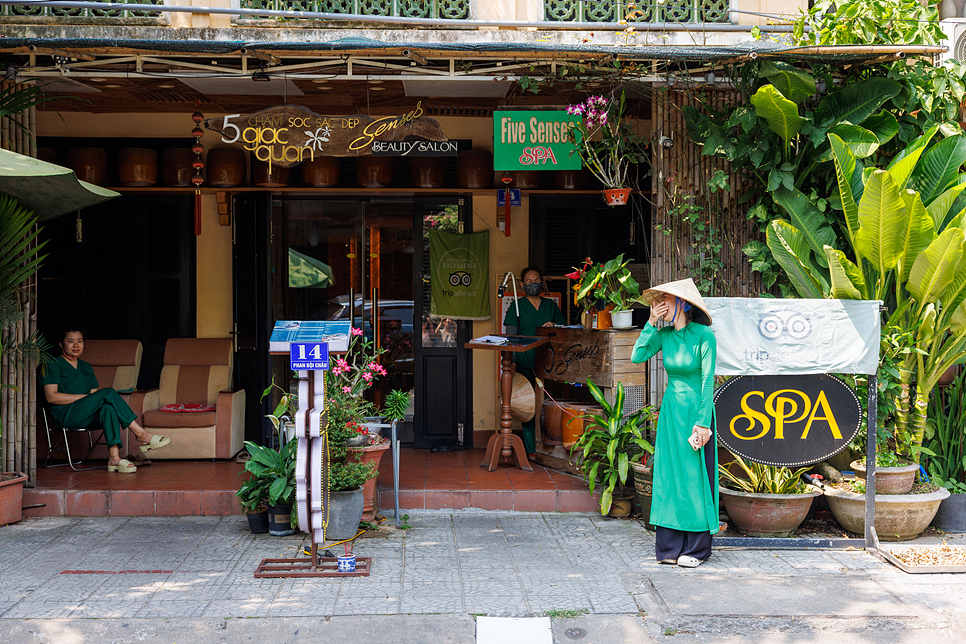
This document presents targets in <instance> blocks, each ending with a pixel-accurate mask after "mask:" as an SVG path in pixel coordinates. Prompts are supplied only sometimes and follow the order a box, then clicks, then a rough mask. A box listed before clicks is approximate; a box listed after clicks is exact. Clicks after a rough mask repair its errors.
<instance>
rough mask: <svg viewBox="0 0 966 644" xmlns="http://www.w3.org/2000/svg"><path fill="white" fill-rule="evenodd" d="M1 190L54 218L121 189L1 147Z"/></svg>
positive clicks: (86, 205) (32, 208)
mask: <svg viewBox="0 0 966 644" xmlns="http://www.w3.org/2000/svg"><path fill="white" fill-rule="evenodd" d="M0 192H3V193H5V194H8V195H10V196H11V197H15V198H16V199H17V200H18V201H19V202H20V205H21V206H22V207H24V208H27V209H28V210H33V211H34V213H36V215H37V217H38V218H39V219H40V221H44V220H45V219H53V218H54V217H57V216H59V215H63V214H66V213H69V212H73V211H75V210H80V209H81V208H87V207H88V206H93V205H94V204H99V203H101V202H102V201H107V200H108V199H113V198H114V197H120V196H121V195H120V193H117V192H114V191H113V190H108V189H107V188H101V187H99V186H95V185H94V184H92V183H87V182H86V181H81V180H80V179H78V178H77V175H75V174H74V171H73V170H71V169H70V168H65V167H63V166H59V165H54V164H53V163H47V162H46V161H41V160H39V159H34V158H31V157H28V156H24V155H22V154H17V153H16V152H10V151H9V150H2V149H0Z"/></svg>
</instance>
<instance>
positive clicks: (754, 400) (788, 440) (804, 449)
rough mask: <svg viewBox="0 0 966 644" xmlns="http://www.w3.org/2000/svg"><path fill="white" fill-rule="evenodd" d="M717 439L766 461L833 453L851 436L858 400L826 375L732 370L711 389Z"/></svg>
mask: <svg viewBox="0 0 966 644" xmlns="http://www.w3.org/2000/svg"><path fill="white" fill-rule="evenodd" d="M714 413H715V423H716V427H717V434H718V440H719V441H721V442H722V443H724V445H725V447H727V448H728V449H729V450H731V451H732V452H733V453H735V454H738V455H740V456H742V457H744V458H746V459H750V460H752V461H755V462H757V463H764V464H766V465H785V466H800V465H809V464H811V463H817V462H819V461H823V460H825V459H826V458H828V457H830V456H832V455H833V454H837V453H838V452H840V451H842V450H843V449H845V447H846V446H847V445H848V444H849V443H850V442H851V441H852V439H854V438H855V436H856V434H857V433H858V432H859V425H860V424H861V422H862V406H861V405H860V404H859V399H858V397H856V395H855V392H854V391H852V389H850V388H849V387H848V385H846V384H845V383H844V382H842V381H841V380H839V379H838V378H835V377H833V376H829V375H813V376H738V377H736V378H732V379H731V380H729V381H728V382H726V383H725V384H723V385H722V386H721V387H719V388H718V390H717V391H715V393H714Z"/></svg>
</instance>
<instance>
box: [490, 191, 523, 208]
mask: <svg viewBox="0 0 966 644" xmlns="http://www.w3.org/2000/svg"><path fill="white" fill-rule="evenodd" d="M497 192H498V193H499V196H498V197H497V203H496V205H498V206H506V188H500V189H499V190H498V191H497ZM521 203H522V202H521V201H520V189H519V188H510V205H511V206H519V205H520V204H521Z"/></svg>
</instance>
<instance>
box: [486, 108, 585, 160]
mask: <svg viewBox="0 0 966 644" xmlns="http://www.w3.org/2000/svg"><path fill="white" fill-rule="evenodd" d="M579 118H580V117H579V116H577V115H571V114H567V113H566V112H563V111H512V112H509V111H507V112H494V113H493V164H494V165H493V167H494V169H495V170H530V169H534V166H537V167H539V168H540V169H545V170H579V169H580V157H579V156H578V155H577V154H576V153H575V152H576V148H574V145H573V143H571V140H570V129H571V128H572V127H573V126H574V124H575V123H576V122H577V120H578V119H579Z"/></svg>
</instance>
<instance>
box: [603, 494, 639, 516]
mask: <svg viewBox="0 0 966 644" xmlns="http://www.w3.org/2000/svg"><path fill="white" fill-rule="evenodd" d="M632 505H633V504H632V499H631V497H629V496H615V497H614V498H613V500H612V501H611V504H610V511H609V512H608V513H607V516H609V517H610V518H612V519H626V518H627V517H629V516H631V507H632Z"/></svg>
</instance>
